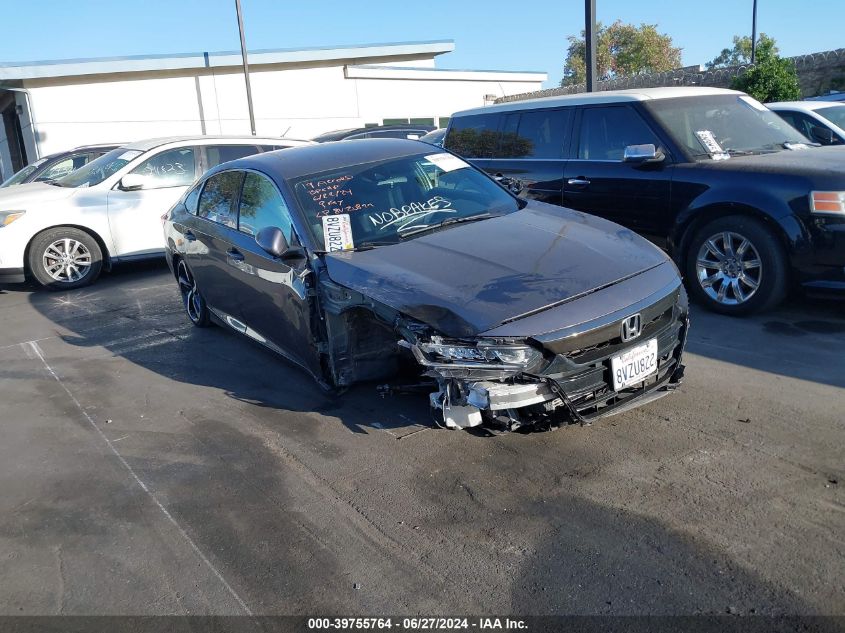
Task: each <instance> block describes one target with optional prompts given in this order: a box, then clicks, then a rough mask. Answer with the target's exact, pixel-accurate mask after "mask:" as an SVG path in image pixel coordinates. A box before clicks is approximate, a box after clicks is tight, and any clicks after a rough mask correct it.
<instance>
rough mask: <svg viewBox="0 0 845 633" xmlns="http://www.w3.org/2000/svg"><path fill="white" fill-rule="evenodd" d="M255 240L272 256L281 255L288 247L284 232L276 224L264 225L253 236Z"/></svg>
mask: <svg viewBox="0 0 845 633" xmlns="http://www.w3.org/2000/svg"><path fill="white" fill-rule="evenodd" d="M255 242H256V243H257V244H258V245H259V246H260V247H261V249H262V250H263V251H264V252H266V253H269V254H270V255H272V256H273V257H281V256H282V255H284V254H285V253H286V252H287V250H288V248H289V245H288V240H287V238H286V237H285V234H284V233H282V229H280V228H279V227H277V226H265V227H264V228H263V229H261V230H260V231H259V232H258V235H256V236H255Z"/></svg>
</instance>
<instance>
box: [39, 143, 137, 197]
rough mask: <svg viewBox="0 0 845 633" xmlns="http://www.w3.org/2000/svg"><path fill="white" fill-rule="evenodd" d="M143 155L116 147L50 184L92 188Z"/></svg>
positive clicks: (133, 150)
mask: <svg viewBox="0 0 845 633" xmlns="http://www.w3.org/2000/svg"><path fill="white" fill-rule="evenodd" d="M143 153H144V152H142V151H141V150H138V149H124V148H121V147H118V148H117V149H113V150H112V151H110V152H107V153H105V154H103V155H102V156H100V157H99V158H97V159H95V160H92V161H91V162H90V163H88V164H87V165H83V166H82V167H80V168H79V169H77V170H76V171H72V172H70V173H69V174H68V175H67V176H64V177H62V178H59V179H58V180H53V181H51V182H50V184H51V185H57V186H59V187H93V186H94V185H99V184H100V183H101V182H103V181H104V180H105V179H106V178H108V177H109V176H111V175H112V174H115V173H117V172H118V171H120V170H121V169H123V168H124V167H125V166H126V165H128V164H129V163H130V162H132V161H133V160H135V159H136V158H138V157H139V156H140V155H141V154H143Z"/></svg>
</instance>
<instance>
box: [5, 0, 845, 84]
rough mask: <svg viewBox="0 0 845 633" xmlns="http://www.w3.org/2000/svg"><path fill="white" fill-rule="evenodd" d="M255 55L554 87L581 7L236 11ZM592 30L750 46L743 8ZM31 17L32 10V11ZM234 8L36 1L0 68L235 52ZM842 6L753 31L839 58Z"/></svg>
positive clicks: (823, 6) (704, 57) (270, 1)
mask: <svg viewBox="0 0 845 633" xmlns="http://www.w3.org/2000/svg"><path fill="white" fill-rule="evenodd" d="M241 2H242V6H243V9H244V22H245V28H246V35H247V44H248V46H249V48H251V49H259V48H296V47H308V46H331V45H334V44H365V43H373V42H398V41H409V40H433V39H441V38H443V39H454V40H455V45H456V49H455V51H454V52H453V53H450V54H447V55H444V56H441V57H440V58H439V59H438V62H437V63H438V66H440V67H442V68H469V69H493V70H538V71H545V72H547V73H549V82H548V84H547V85H548V86H551V85H557V83H558V82H559V80H560V77H561V74H562V71H563V60H564V57H565V53H566V36H567V35H571V34H575V33H577V32H579V31H580V29H581V28H583V20H584V18H583V7H584V3H583V1H582V0H527V1H523V2H515V1H514V0H509V1H502V0H452V1H443V0H428V2H413V3H410V4H409V3H407V2H401V1H397V0H391V1H385V0H366V1H360V0H359V1H358V2H352V1H349V0H347V1H345V2H335V1H330V0H309V1H308V2H291V1H289V0H288V1H285V0H241ZM596 4H597V13H598V19H599V20H601V21H603V22H605V23H610V22H613V21H614V20H616V19H621V20H623V21H625V22H633V23H636V24H639V23H641V22H646V23H653V24H657V25H658V27H659V29H660V31H662V32H665V33H668V34H670V35H671V36H672V37H673V38H674V41H675V44H676V45H677V46H681V47H682V48H683V62H684V64H685V65H691V64H698V63H704V62H706V61H708V60H710V59H712V58H713V57H715V56H716V55H717V54H718V53H719V51H721V49H722V48H724V47H727V46H729V45H730V43H731V38H732V36H733V35H734V34H739V33H741V34H750V31H751V0H706V1H705V0H701V1H696V2H693V1H690V0H597V2H596ZM36 6H37V10H36ZM234 6H235V3H234V0H170V1H166V2H165V1H162V0H143V2H115V1H114V0H108V1H103V0H82V1H76V2H68V1H67V0H41V1H40V2H38V3H36V4H33V5H31V6H30V7H29V8H24V5H23V4H22V5H19V8H20V11H18V12H16V13H15V14H14V17H12V18H7V19H6V20H4V24H3V26H2V27H0V33H2V35H0V62H10V61H35V60H51V59H67V58H77V57H104V56H119V55H142V54H163V53H187V52H196V51H219V50H234V49H237V48H238V47H239V42H238V32H237V23H236V21H235V9H234ZM843 24H845V1H843V0H813V2H812V3H810V2H800V1H797V0H758V29H759V30H760V31H763V32H766V33H768V34H769V35H772V36H774V37H775V39H776V40H777V41H778V44H779V46H780V49H781V53H782V54H784V55H798V54H801V53H810V52H814V51H823V50H829V49H834V48H839V47H842V46H845V36H844V35H843V34H842V25H843Z"/></svg>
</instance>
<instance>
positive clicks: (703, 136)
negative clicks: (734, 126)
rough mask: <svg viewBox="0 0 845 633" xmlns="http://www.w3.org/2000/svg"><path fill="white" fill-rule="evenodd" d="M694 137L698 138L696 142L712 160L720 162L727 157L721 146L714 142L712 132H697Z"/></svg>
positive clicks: (714, 138)
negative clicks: (699, 142) (699, 143)
mask: <svg viewBox="0 0 845 633" xmlns="http://www.w3.org/2000/svg"><path fill="white" fill-rule="evenodd" d="M695 135H696V137H698V140H699V141H701V144H702V145H703V146H704V149H706V150H707V153H708V154H710V156H711V157H712V158H713V160H720V159H723V158H727V157H728V154H726V153H725V150H723V149H722V146H721V145H719V141H717V140H716V137H715V136H714V135H713V132H711V131H710V130H698V131H696V133H695Z"/></svg>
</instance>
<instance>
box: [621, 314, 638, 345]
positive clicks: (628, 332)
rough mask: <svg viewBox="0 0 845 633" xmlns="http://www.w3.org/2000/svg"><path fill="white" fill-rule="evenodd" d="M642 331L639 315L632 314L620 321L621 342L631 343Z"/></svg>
mask: <svg viewBox="0 0 845 633" xmlns="http://www.w3.org/2000/svg"><path fill="white" fill-rule="evenodd" d="M642 330H643V320H642V317H641V316H640V313H639V312H638V313H637V314H633V315H631V316H629V317H628V318H627V319H625V320H624V321H622V342H623V343H627V342H628V341H633V340H634V339H635V338H637V337H638V336H639V335H640V334H642Z"/></svg>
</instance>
